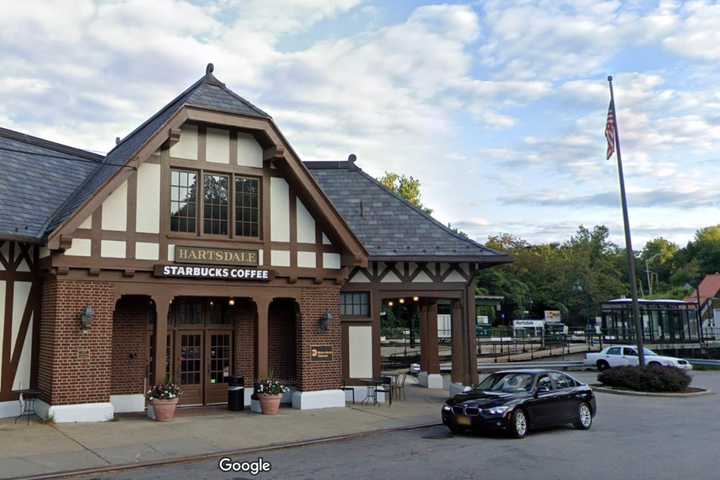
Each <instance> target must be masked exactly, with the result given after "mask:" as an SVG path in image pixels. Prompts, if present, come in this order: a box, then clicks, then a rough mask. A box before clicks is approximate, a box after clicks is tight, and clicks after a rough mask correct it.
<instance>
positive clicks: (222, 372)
mask: <svg viewBox="0 0 720 480" xmlns="http://www.w3.org/2000/svg"><path fill="white" fill-rule="evenodd" d="M205 362H206V365H207V367H206V370H207V376H206V377H205V378H206V380H205V381H206V383H205V404H206V405H210V404H213V403H225V402H227V383H225V381H226V380H227V377H229V376H230V375H231V374H232V366H231V365H232V333H231V332H228V331H223V330H208V331H207V332H206V334H205Z"/></svg>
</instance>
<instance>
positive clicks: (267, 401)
mask: <svg viewBox="0 0 720 480" xmlns="http://www.w3.org/2000/svg"><path fill="white" fill-rule="evenodd" d="M258 399H259V400H260V408H261V409H262V413H263V415H275V414H276V413H277V412H278V410H279V409H280V400H281V399H282V395H268V394H266V393H261V394H259V395H258Z"/></svg>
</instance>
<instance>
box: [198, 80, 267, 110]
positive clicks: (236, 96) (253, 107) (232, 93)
mask: <svg viewBox="0 0 720 480" xmlns="http://www.w3.org/2000/svg"><path fill="white" fill-rule="evenodd" d="M211 75H212V74H211ZM213 78H214V77H213ZM221 88H222V89H223V90H225V91H226V92H227V93H229V94H230V95H232V96H233V97H235V98H236V99H238V100H239V101H241V102H242V103H244V104H245V105H246V106H247V107H248V108H250V109H252V110H255V111H256V112H258V113H259V114H260V115H264V116H266V117H268V118H272V117H271V116H270V114H269V113H266V112H265V111H263V110H262V109H260V108H259V107H256V106H255V105H254V104H252V103H251V102H250V101H249V100H247V99H245V98H243V97H241V96H240V95H238V94H237V93H235V92H233V91H232V90H230V89H229V88H228V87H226V86H225V84H224V83H223V84H222V87H221Z"/></svg>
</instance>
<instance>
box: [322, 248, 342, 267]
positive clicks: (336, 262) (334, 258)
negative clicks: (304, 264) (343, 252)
mask: <svg viewBox="0 0 720 480" xmlns="http://www.w3.org/2000/svg"><path fill="white" fill-rule="evenodd" d="M323 268H329V269H333V270H337V269H339V268H340V254H339V253H327V252H326V253H323Z"/></svg>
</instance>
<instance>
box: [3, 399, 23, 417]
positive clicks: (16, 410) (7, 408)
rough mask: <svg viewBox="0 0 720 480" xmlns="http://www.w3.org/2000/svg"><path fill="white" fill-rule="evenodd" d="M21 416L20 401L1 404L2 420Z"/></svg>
mask: <svg viewBox="0 0 720 480" xmlns="http://www.w3.org/2000/svg"><path fill="white" fill-rule="evenodd" d="M18 415H20V401H19V400H10V401H8V402H0V418H12V417H17V416H18Z"/></svg>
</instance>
